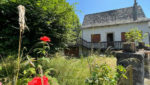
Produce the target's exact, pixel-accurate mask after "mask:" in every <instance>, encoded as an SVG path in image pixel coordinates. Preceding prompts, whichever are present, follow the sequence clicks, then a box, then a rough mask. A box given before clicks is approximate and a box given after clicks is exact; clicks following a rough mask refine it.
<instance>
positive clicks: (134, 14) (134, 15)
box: [133, 0, 137, 21]
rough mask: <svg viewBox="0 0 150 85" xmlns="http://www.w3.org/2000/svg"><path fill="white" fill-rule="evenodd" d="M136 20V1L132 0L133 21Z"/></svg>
mask: <svg viewBox="0 0 150 85" xmlns="http://www.w3.org/2000/svg"><path fill="white" fill-rule="evenodd" d="M136 20H137V2H136V0H134V6H133V21H136Z"/></svg>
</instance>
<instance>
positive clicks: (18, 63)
mask: <svg viewBox="0 0 150 85" xmlns="http://www.w3.org/2000/svg"><path fill="white" fill-rule="evenodd" d="M21 41H22V32H21V30H20V35H19V48H18V60H17V65H18V66H17V67H18V68H17V75H16V81H15V82H16V84H15V85H17V81H18V75H19V69H20V51H21Z"/></svg>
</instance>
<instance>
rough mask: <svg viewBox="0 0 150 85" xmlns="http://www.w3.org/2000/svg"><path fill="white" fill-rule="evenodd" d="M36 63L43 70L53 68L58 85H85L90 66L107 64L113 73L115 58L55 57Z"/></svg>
mask: <svg viewBox="0 0 150 85" xmlns="http://www.w3.org/2000/svg"><path fill="white" fill-rule="evenodd" d="M38 63H41V64H42V66H43V69H47V68H53V69H54V70H55V72H56V73H55V75H54V77H56V78H57V79H58V82H59V84H60V85H86V84H85V79H86V78H87V77H89V76H90V69H89V67H90V65H93V64H99V65H101V64H104V63H106V64H108V65H109V66H110V67H111V68H112V69H113V72H112V73H114V72H115V67H116V58H114V57H111V58H108V57H99V56H95V55H93V56H91V57H87V58H81V59H76V58H71V59H68V58H67V57H65V56H63V57H62V56H60V55H57V56H55V57H54V58H51V59H49V58H43V59H40V60H39V62H38Z"/></svg>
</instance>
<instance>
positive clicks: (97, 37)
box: [91, 34, 101, 43]
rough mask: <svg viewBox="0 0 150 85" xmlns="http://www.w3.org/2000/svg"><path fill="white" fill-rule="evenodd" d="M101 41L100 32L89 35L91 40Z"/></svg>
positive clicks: (94, 41)
mask: <svg viewBox="0 0 150 85" xmlns="http://www.w3.org/2000/svg"><path fill="white" fill-rule="evenodd" d="M100 41H101V35H100V34H92V35H91V42H93V43H98V42H100Z"/></svg>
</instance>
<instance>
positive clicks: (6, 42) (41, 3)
mask: <svg viewBox="0 0 150 85" xmlns="http://www.w3.org/2000/svg"><path fill="white" fill-rule="evenodd" d="M2 1H3V2H1V3H0V5H1V6H0V10H1V11H0V41H2V42H0V54H1V53H5V54H6V53H8V52H11V53H12V52H14V53H16V52H17V48H18V47H17V46H18V35H19V24H18V11H17V6H18V5H19V4H22V5H24V6H25V7H26V24H27V26H28V28H29V31H25V32H24V35H23V42H22V43H23V46H25V47H27V48H28V49H30V48H31V47H32V46H33V45H34V44H35V43H36V42H38V41H39V40H38V39H39V38H40V36H43V35H46V36H49V37H51V40H52V42H51V44H50V45H51V52H52V53H54V52H57V51H58V50H60V49H62V48H64V47H66V46H67V44H68V43H70V42H72V41H74V40H75V39H76V37H75V36H76V35H77V33H76V30H78V29H79V26H80V23H79V19H78V16H77V15H76V14H75V12H74V6H73V5H69V3H67V2H66V0H8V1H6V0H2Z"/></svg>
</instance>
